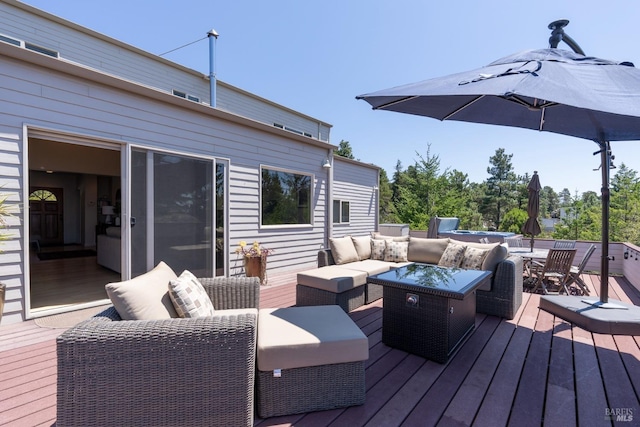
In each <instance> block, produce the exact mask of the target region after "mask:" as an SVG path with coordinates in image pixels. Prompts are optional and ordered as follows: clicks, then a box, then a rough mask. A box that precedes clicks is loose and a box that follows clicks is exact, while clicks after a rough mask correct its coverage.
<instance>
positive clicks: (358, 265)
mask: <svg viewBox="0 0 640 427" xmlns="http://www.w3.org/2000/svg"><path fill="white" fill-rule="evenodd" d="M340 267H341V268H348V269H349V270H356V271H364V272H365V273H367V275H368V276H372V275H374V274H380V273H384V272H385V271H389V269H390V268H391V267H396V265H395V264H391V263H389V262H386V261H378V260H375V259H365V260H362V261H358V262H350V263H349V264H345V265H342V266H340Z"/></svg>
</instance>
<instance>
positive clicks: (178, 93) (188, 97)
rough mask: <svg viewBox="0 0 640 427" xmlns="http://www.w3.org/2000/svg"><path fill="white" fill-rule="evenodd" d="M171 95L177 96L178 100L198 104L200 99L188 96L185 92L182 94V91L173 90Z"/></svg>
mask: <svg viewBox="0 0 640 427" xmlns="http://www.w3.org/2000/svg"><path fill="white" fill-rule="evenodd" d="M172 93H173V94H174V95H175V96H179V97H180V98H184V99H188V100H189V101H193V102H200V98H198V97H197V96H193V95H189V94H188V93H186V92H182V91H179V90H175V89H173V91H172Z"/></svg>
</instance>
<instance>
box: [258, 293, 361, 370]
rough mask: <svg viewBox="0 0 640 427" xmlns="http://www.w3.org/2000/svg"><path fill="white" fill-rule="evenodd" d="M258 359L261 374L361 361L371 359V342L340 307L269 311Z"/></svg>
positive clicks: (261, 325) (262, 320) (262, 319)
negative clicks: (276, 370)
mask: <svg viewBox="0 0 640 427" xmlns="http://www.w3.org/2000/svg"><path fill="white" fill-rule="evenodd" d="M256 356H257V366H258V370H260V371H273V370H275V369H292V368H302V367H309V366H322V365H330V364H336V363H348V362H358V361H363V360H367V359H368V358H369V341H368V339H367V337H366V335H365V334H364V333H363V332H362V331H361V330H360V328H358V326H357V325H356V324H355V323H354V322H353V320H351V318H350V317H349V316H348V315H347V314H346V313H345V312H344V311H343V310H342V309H341V308H340V307H339V306H337V305H319V306H309V307H287V308H266V309H260V310H259V312H258V350H257V355H256ZM336 380H337V379H336Z"/></svg>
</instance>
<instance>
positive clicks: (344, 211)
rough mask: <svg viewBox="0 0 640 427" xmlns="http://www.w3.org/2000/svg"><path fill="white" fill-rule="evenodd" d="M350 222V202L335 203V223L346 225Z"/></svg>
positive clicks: (337, 201)
mask: <svg viewBox="0 0 640 427" xmlns="http://www.w3.org/2000/svg"><path fill="white" fill-rule="evenodd" d="M348 222H349V202H347V201H344V200H334V201H333V223H334V224H346V223H348Z"/></svg>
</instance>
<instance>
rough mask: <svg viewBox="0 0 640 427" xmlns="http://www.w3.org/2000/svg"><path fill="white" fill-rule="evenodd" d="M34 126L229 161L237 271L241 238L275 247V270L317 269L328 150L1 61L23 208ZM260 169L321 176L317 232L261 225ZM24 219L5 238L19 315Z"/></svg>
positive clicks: (12, 174) (9, 151) (10, 295)
mask: <svg viewBox="0 0 640 427" xmlns="http://www.w3.org/2000/svg"><path fill="white" fill-rule="evenodd" d="M25 123H27V124H29V125H34V126H37V127H41V128H50V129H55V130H57V131H60V132H70V133H73V134H80V135H86V136H87V137H90V138H92V139H94V138H96V139H105V140H116V141H123V142H128V143H136V144H141V145H147V146H150V147H156V148H161V149H167V150H176V151H179V152H185V153H189V154H194V155H199V154H201V155H207V156H217V157H221V158H228V159H229V160H230V165H229V175H230V189H229V211H230V217H229V230H228V231H229V247H230V249H231V255H230V257H229V259H230V261H231V266H232V267H233V266H234V263H235V262H236V261H235V254H234V253H233V249H235V245H236V244H237V242H238V241H240V240H246V241H253V240H259V241H261V242H262V243H263V244H264V245H266V246H268V247H270V248H273V249H275V253H274V254H273V255H272V256H271V257H270V259H269V273H270V274H281V273H286V272H288V271H293V270H300V269H302V268H313V267H314V266H315V265H316V255H317V250H318V249H319V248H320V247H321V246H322V243H323V241H324V216H325V209H326V205H325V203H324V201H323V199H324V197H325V189H326V182H325V181H326V176H327V173H326V170H325V169H323V168H322V166H321V165H322V160H323V159H324V158H325V157H326V149H325V148H319V147H314V146H311V145H309V144H305V143H301V142H298V141H295V140H292V139H291V140H290V139H287V138H286V137H283V136H281V135H278V134H273V133H268V132H264V131H260V130H258V129H255V128H251V127H246V126H241V125H239V124H236V123H232V122H228V121H226V120H222V119H219V118H215V117H212V116H209V115H206V114H202V113H198V112H194V111H191V110H185V109H181V108H180V107H179V106H176V105H173V104H168V103H162V102H158V101H155V100H152V99H150V98H144V97H140V96H136V95H133V94H131V93H129V92H126V91H122V90H118V89H115V88H111V87H107V86H104V85H100V84H97V83H93V82H89V81H83V80H79V79H70V78H69V77H68V76H67V75H64V74H61V73H57V72H54V71H51V70H43V69H40V68H37V67H33V66H30V65H28V64H24V63H21V62H18V61H15V60H11V59H7V58H0V182H6V183H10V186H11V187H12V188H11V191H12V198H14V199H16V202H20V203H21V202H22V200H20V199H19V198H20V196H21V194H22V191H23V190H22V183H23V182H25V181H24V177H22V176H21V163H22V161H23V157H24V147H23V146H22V138H23V135H22V132H23V128H22V127H23V124H25ZM260 165H267V166H271V167H279V168H287V169H290V170H293V171H298V172H302V173H309V174H313V175H314V176H315V178H316V182H315V185H314V194H313V204H314V205H313V208H314V210H313V218H314V224H313V225H312V226H307V227H301V228H293V227H290V228H277V229H274V228H261V227H260V226H259V221H258V218H259V216H258V206H259V200H258V197H259V170H260V169H259V168H260ZM7 190H9V189H8V188H7ZM18 219H19V222H17V223H16V225H15V227H13V230H12V231H14V232H15V236H16V237H12V238H11V239H10V240H9V241H7V242H4V245H3V249H4V251H5V252H4V253H3V254H0V257H3V258H2V261H0V269H1V271H2V273H4V275H3V277H6V283H7V284H8V286H9V289H8V292H7V299H8V301H7V305H6V307H5V312H6V313H8V315H9V316H20V315H21V313H22V311H23V309H24V307H23V305H22V304H23V298H24V295H23V292H24V291H23V289H24V286H25V282H24V280H25V276H24V271H23V264H24V261H23V260H22V258H21V255H22V251H23V249H24V248H22V247H21V244H22V240H21V238H22V235H23V233H24V228H23V226H22V224H23V223H24V221H25V220H26V219H25V218H24V217H23V216H22V215H20V216H19V217H18ZM237 273H239V269H235V270H232V274H237ZM3 280H5V279H3Z"/></svg>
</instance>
